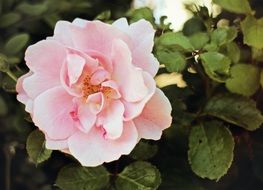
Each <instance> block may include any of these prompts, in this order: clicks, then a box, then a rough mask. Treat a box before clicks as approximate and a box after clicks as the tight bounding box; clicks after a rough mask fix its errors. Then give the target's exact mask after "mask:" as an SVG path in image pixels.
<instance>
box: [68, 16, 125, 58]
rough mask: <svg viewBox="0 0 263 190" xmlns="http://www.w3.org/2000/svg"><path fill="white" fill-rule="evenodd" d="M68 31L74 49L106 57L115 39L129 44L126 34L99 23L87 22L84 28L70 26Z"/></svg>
mask: <svg viewBox="0 0 263 190" xmlns="http://www.w3.org/2000/svg"><path fill="white" fill-rule="evenodd" d="M70 30H71V36H72V40H73V42H74V45H75V47H78V49H80V50H83V51H87V50H93V51H98V52H100V53H102V54H104V55H106V56H107V55H110V52H111V46H112V42H113V41H114V40H115V39H122V40H124V41H125V42H126V43H130V38H129V36H128V35H127V34H125V33H124V32H122V31H121V30H118V29H117V28H115V27H113V26H111V25H109V24H106V23H103V22H101V21H92V22H87V23H86V25H85V26H84V27H79V26H75V25H71V27H70Z"/></svg>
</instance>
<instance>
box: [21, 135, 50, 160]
mask: <svg viewBox="0 0 263 190" xmlns="http://www.w3.org/2000/svg"><path fill="white" fill-rule="evenodd" d="M26 150H27V153H28V155H29V157H30V158H31V159H32V160H33V162H34V163H35V164H39V163H41V162H43V161H45V160H47V159H48V158H49V157H50V155H51V153H52V150H48V149H46V147H45V136H44V134H43V133H42V132H41V131H39V130H34V131H33V132H31V133H30V134H29V136H28V137H27V141H26Z"/></svg>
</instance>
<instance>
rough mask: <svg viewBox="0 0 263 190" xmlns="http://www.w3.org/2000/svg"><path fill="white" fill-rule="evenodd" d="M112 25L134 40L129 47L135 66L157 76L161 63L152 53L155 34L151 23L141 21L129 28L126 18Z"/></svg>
mask: <svg viewBox="0 0 263 190" xmlns="http://www.w3.org/2000/svg"><path fill="white" fill-rule="evenodd" d="M112 25H113V26H115V27H117V28H118V29H120V30H122V31H123V32H125V33H127V34H128V35H129V36H130V38H131V39H132V45H129V47H130V50H131V52H132V62H133V64H134V65H135V66H137V67H140V68H142V69H143V70H144V71H147V72H148V73H150V74H151V75H152V76H155V75H156V73H157V71H158V69H159V62H158V60H157V59H156V58H155V57H154V56H153V54H152V53H151V52H152V49H153V45H154V33H155V30H154V28H153V27H152V25H151V23H150V22H148V21H146V20H144V19H141V20H139V21H138V22H135V23H132V24H131V25H130V26H129V25H128V22H127V19H126V18H120V19H118V20H116V21H115V22H114V23H113V24H112Z"/></svg>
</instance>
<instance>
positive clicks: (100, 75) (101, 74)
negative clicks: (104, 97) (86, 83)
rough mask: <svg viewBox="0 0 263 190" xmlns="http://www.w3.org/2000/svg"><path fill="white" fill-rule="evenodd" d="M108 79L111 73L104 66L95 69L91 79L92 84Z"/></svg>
mask: <svg viewBox="0 0 263 190" xmlns="http://www.w3.org/2000/svg"><path fill="white" fill-rule="evenodd" d="M106 79H110V73H109V72H108V71H106V70H105V69H103V68H99V69H98V70H97V71H95V72H94V73H93V75H92V77H91V79H90V83H91V84H92V85H99V84H100V83H102V82H103V81H105V80H106Z"/></svg>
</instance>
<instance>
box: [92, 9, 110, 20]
mask: <svg viewBox="0 0 263 190" xmlns="http://www.w3.org/2000/svg"><path fill="white" fill-rule="evenodd" d="M110 17H111V11H110V10H107V11H103V12H102V13H100V14H99V15H98V16H96V18H95V20H109V19H110Z"/></svg>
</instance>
